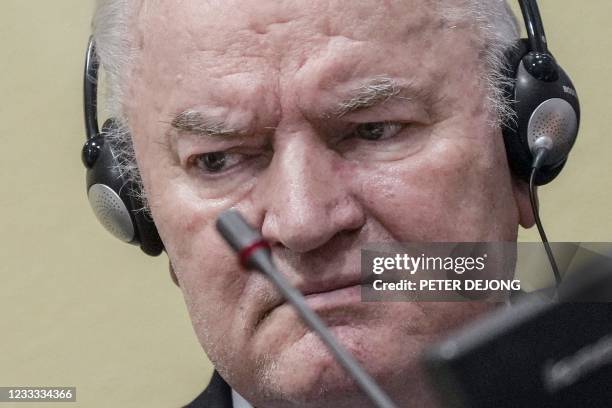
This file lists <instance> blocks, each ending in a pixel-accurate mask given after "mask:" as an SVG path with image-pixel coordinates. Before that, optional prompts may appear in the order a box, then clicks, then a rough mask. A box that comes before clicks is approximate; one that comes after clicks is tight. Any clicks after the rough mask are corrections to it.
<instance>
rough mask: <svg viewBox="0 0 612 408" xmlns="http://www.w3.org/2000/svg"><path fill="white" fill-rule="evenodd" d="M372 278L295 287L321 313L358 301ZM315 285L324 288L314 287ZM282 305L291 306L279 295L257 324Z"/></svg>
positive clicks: (315, 310)
mask: <svg viewBox="0 0 612 408" xmlns="http://www.w3.org/2000/svg"><path fill="white" fill-rule="evenodd" d="M373 280H374V277H371V278H370V277H368V278H365V279H363V280H351V281H348V282H346V283H344V284H336V285H333V286H327V287H326V285H312V286H311V288H309V289H302V288H300V287H297V289H298V290H299V291H300V292H301V293H302V295H303V296H304V298H305V300H306V304H307V305H308V306H309V307H310V308H311V309H312V310H313V311H314V312H316V313H319V314H321V313H324V312H327V311H330V310H333V309H338V308H341V307H346V306H350V305H354V304H356V303H360V302H361V289H362V287H364V286H366V285H368V284H369V283H371V282H370V281H373ZM316 286H319V287H320V288H321V287H322V288H324V289H316ZM284 306H288V307H291V306H290V305H289V304H288V302H287V301H286V300H285V299H284V298H282V297H280V296H279V298H278V299H277V300H276V301H275V302H273V303H272V304H271V305H270V307H269V308H267V310H266V311H265V313H264V314H263V315H262V317H261V319H260V320H259V322H258V323H257V326H259V325H260V324H261V323H263V322H264V321H265V320H267V319H268V318H269V317H270V315H271V314H272V313H273V312H274V311H275V310H277V309H279V308H281V307H284Z"/></svg>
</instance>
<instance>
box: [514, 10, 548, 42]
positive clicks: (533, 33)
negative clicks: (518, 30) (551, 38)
mask: <svg viewBox="0 0 612 408" xmlns="http://www.w3.org/2000/svg"><path fill="white" fill-rule="evenodd" d="M519 4H520V6H521V12H522V13H523V20H524V21H525V28H526V29H527V38H528V39H529V46H530V48H531V49H530V51H535V52H542V53H548V43H547V41H546V33H545V32H544V23H543V22H542V15H541V14H540V8H539V7H538V2H537V0H519Z"/></svg>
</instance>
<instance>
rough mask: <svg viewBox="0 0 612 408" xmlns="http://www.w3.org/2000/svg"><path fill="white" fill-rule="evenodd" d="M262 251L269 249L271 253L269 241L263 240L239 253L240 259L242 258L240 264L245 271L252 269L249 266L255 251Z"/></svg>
mask: <svg viewBox="0 0 612 408" xmlns="http://www.w3.org/2000/svg"><path fill="white" fill-rule="evenodd" d="M260 249H267V250H268V251H270V244H268V242H267V241H265V240H263V239H262V240H260V241H257V242H255V243H253V244H251V245H249V246H248V247H246V248H244V249H243V250H242V251H240V252H239V253H238V257H239V258H240V264H241V265H242V266H243V267H244V268H245V269H250V268H251V266H250V265H249V260H250V259H251V255H253V253H254V252H255V251H258V250H260Z"/></svg>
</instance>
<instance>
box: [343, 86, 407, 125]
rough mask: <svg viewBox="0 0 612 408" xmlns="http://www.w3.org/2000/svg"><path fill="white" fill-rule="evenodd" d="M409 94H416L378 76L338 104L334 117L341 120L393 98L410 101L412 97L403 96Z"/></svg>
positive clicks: (405, 87)
mask: <svg viewBox="0 0 612 408" xmlns="http://www.w3.org/2000/svg"><path fill="white" fill-rule="evenodd" d="M409 94H416V92H415V91H414V89H413V88H412V87H409V86H403V85H400V84H399V83H398V82H397V81H395V80H394V79H392V78H389V77H386V76H377V77H374V78H372V79H370V80H369V81H366V82H365V83H364V84H362V85H361V86H359V87H358V88H357V89H355V90H353V91H352V92H350V93H349V95H350V96H349V97H348V98H346V99H344V100H343V101H342V102H340V103H339V104H338V106H337V108H336V110H335V112H334V116H336V117H338V118H341V117H343V116H345V115H347V114H349V113H353V112H357V111H359V110H363V109H368V108H372V107H374V106H377V105H380V104H382V103H385V102H387V101H388V100H389V99H392V98H397V97H399V98H402V99H406V100H410V99H411V98H410V97H408V96H402V95H409Z"/></svg>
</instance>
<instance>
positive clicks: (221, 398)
mask: <svg viewBox="0 0 612 408" xmlns="http://www.w3.org/2000/svg"><path fill="white" fill-rule="evenodd" d="M185 408H232V389H231V387H230V386H229V385H228V384H227V383H226V382H225V380H223V378H221V376H220V375H219V373H218V372H216V371H215V372H214V373H213V376H212V378H211V380H210V383H209V384H208V387H206V389H205V390H204V392H202V393H201V394H200V395H198V397H197V398H196V399H195V400H193V401H192V402H191V403H190V404H189V405H187V406H185Z"/></svg>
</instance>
